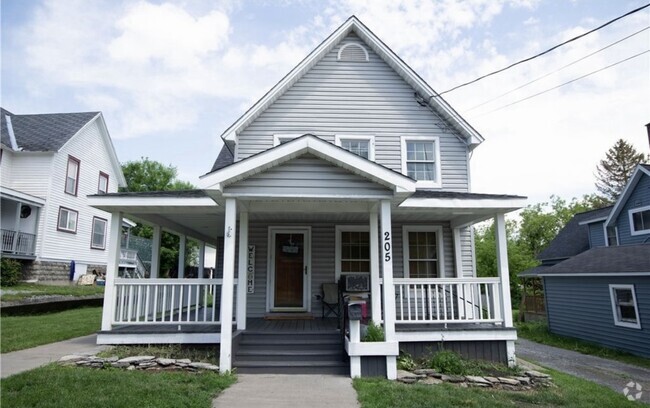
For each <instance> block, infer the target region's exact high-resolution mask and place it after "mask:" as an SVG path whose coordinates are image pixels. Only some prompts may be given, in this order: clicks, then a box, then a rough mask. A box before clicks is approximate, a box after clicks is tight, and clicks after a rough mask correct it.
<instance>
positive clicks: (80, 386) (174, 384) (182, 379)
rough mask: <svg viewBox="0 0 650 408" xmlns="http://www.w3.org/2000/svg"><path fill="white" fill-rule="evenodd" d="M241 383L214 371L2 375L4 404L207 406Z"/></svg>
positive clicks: (57, 369)
mask: <svg viewBox="0 0 650 408" xmlns="http://www.w3.org/2000/svg"><path fill="white" fill-rule="evenodd" d="M234 382H235V377H234V376H232V375H219V374H216V373H213V372H202V373H187V372H169V371H167V372H154V371H126V370H121V369H114V368H107V369H101V370H99V369H92V368H82V367H61V366H57V365H55V364H50V365H48V366H45V367H41V368H37V369H35V370H31V371H27V372H25V373H22V374H17V375H14V376H11V377H8V378H6V379H3V380H2V385H1V389H2V397H1V399H0V403H1V404H0V405H2V406H3V407H38V408H49V407H52V408H55V407H56V408H66V407H71V408H77V407H97V408H101V407H110V408H121V407H125V408H126V407H128V408H130V407H143V408H144V407H157V408H166V407H169V408H176V407H204V408H209V407H210V406H211V401H212V399H213V398H214V397H215V396H216V395H217V394H219V393H220V392H221V391H223V390H224V389H226V388H227V387H228V386H230V385H231V384H233V383H234Z"/></svg>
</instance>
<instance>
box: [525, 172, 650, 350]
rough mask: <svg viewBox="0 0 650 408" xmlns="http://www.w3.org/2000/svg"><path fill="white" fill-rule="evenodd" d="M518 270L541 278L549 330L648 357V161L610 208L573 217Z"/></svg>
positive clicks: (649, 283) (649, 206)
mask: <svg viewBox="0 0 650 408" xmlns="http://www.w3.org/2000/svg"><path fill="white" fill-rule="evenodd" d="M539 258H540V260H541V261H542V264H541V265H540V266H538V267H536V268H533V269H531V270H528V271H526V272H524V273H522V274H521V275H520V276H522V277H531V276H539V277H541V278H542V280H543V284H544V294H545V306H546V315H547V320H548V326H549V330H550V331H551V332H553V333H556V334H560V335H563V336H570V337H576V338H580V339H583V340H586V341H590V342H593V343H598V344H602V345H604V346H608V347H613V348H616V349H620V350H624V351H627V352H630V353H633V354H637V355H641V356H645V357H650V165H646V164H641V165H639V166H638V167H637V168H636V170H635V171H634V173H633V175H632V177H631V178H630V180H629V182H628V184H627V186H626V188H625V190H624V191H623V193H622V194H621V196H620V198H619V199H618V201H617V202H616V203H615V204H614V206H613V207H607V208H602V209H599V210H594V211H589V212H585V213H581V214H576V215H575V217H574V218H573V219H572V220H571V221H570V222H569V223H568V224H567V226H566V227H565V228H564V229H563V230H562V231H560V233H559V234H558V236H557V237H556V238H555V239H554V240H553V242H551V244H550V245H549V247H548V248H547V249H546V250H545V251H543V252H542V253H541V254H540V256H539Z"/></svg>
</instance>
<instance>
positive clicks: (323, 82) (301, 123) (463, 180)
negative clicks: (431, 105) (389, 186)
mask: <svg viewBox="0 0 650 408" xmlns="http://www.w3.org/2000/svg"><path fill="white" fill-rule="evenodd" d="M360 41H361V40H360V39H359V38H358V37H357V36H356V35H355V34H350V36H348V37H347V38H345V39H344V40H343V41H342V42H341V44H339V45H338V46H337V47H335V48H334V49H333V50H332V51H330V52H329V53H328V54H327V55H325V57H323V59H322V60H321V61H319V62H318V63H317V64H316V65H315V66H314V67H313V68H312V69H311V70H310V71H308V72H307V73H306V74H305V75H304V76H303V77H302V78H301V79H300V80H298V81H297V82H296V83H295V84H294V85H293V86H292V87H291V88H290V89H289V90H287V91H286V92H285V93H284V94H283V95H282V96H280V97H279V98H278V99H277V100H276V101H275V102H274V103H273V104H272V105H271V106H270V107H269V108H268V109H267V110H266V111H265V112H264V113H262V114H261V115H260V116H259V117H258V118H257V119H256V120H255V121H253V122H252V123H251V124H250V125H249V126H247V127H246V128H245V129H244V130H242V131H241V132H240V134H239V135H238V145H237V155H236V157H235V160H236V161H239V160H242V159H244V158H247V157H249V156H251V155H254V154H256V153H259V152H262V151H264V150H267V149H269V148H271V147H272V146H273V134H303V133H313V134H315V135H317V136H319V137H321V138H322V139H323V140H326V141H328V142H331V143H334V139H335V135H337V134H339V135H343V134H344V135H360V136H362V135H369V136H374V137H375V161H376V162H377V163H379V164H381V165H383V166H386V167H388V168H390V169H393V170H395V171H398V172H401V170H402V167H401V166H402V163H401V157H400V156H401V145H400V138H401V137H402V136H437V137H439V140H440V157H441V172H442V188H444V189H448V190H453V191H468V169H467V147H466V146H465V144H464V143H462V142H461V141H460V140H458V138H457V137H456V133H455V132H454V131H452V130H448V129H449V128H448V126H447V125H446V124H445V122H444V121H443V120H442V119H441V118H440V117H439V116H438V115H437V114H435V113H433V112H431V111H430V110H429V109H428V108H426V107H422V106H420V105H419V104H418V103H417V102H416V101H415V99H414V96H413V94H414V90H413V88H411V87H410V86H409V85H408V84H407V83H406V82H405V81H404V80H403V79H402V78H401V77H400V76H399V75H398V74H397V73H396V72H395V71H393V69H392V68H391V67H390V66H388V64H386V63H385V62H384V61H383V60H382V59H381V58H380V57H379V56H378V55H377V54H375V53H374V52H373V51H372V49H370V47H366V49H367V50H368V53H369V62H340V61H337V60H336V57H337V53H338V51H339V49H340V47H341V46H343V45H344V44H346V43H349V42H360Z"/></svg>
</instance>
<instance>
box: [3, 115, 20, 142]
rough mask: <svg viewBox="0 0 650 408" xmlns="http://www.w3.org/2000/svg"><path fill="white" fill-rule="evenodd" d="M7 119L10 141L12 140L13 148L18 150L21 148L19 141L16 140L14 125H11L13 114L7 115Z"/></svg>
mask: <svg viewBox="0 0 650 408" xmlns="http://www.w3.org/2000/svg"><path fill="white" fill-rule="evenodd" d="M5 119H7V132H8V133H9V141H10V142H11V148H12V149H13V150H14V151H18V150H20V149H19V148H18V143H17V142H16V135H15V134H14V127H13V126H12V125H11V116H9V115H5Z"/></svg>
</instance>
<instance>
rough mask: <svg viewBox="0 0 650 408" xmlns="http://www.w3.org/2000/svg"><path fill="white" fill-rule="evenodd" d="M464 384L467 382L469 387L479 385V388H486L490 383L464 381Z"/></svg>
mask: <svg viewBox="0 0 650 408" xmlns="http://www.w3.org/2000/svg"><path fill="white" fill-rule="evenodd" d="M466 384H467V385H468V386H469V387H479V388H487V387H490V386H491V384H483V383H474V382H471V383H466Z"/></svg>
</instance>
